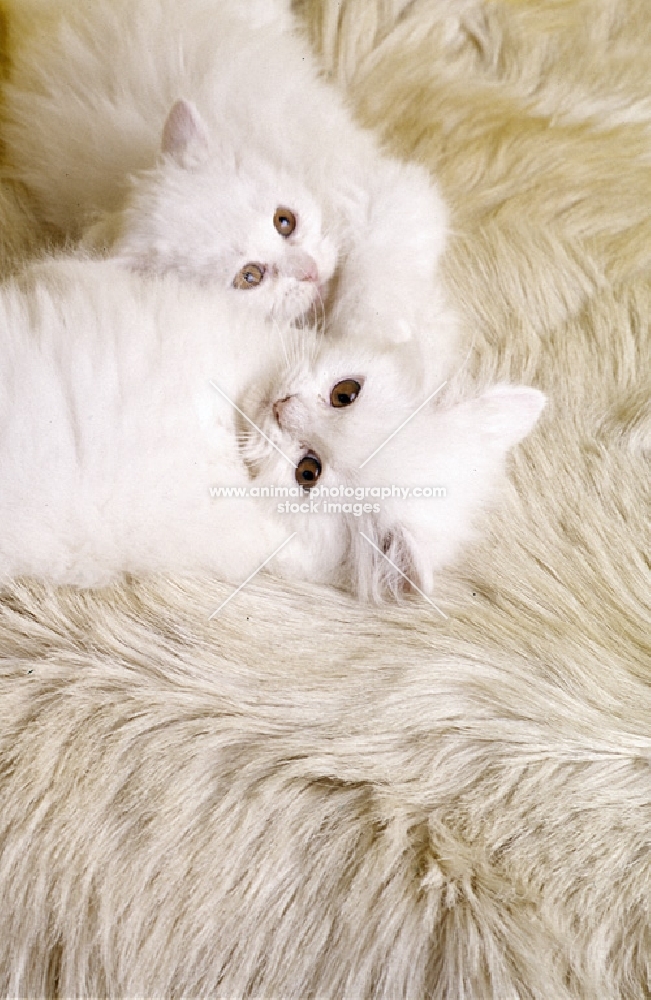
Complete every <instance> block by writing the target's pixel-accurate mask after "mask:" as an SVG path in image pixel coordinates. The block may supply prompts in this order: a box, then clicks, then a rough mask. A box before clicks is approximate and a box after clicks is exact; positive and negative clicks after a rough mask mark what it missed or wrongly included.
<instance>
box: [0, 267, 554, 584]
mask: <svg viewBox="0 0 651 1000" xmlns="http://www.w3.org/2000/svg"><path fill="white" fill-rule="evenodd" d="M0 325H1V326H2V330H3V332H2V337H1V338H0V580H6V579H9V578H11V577H13V576H17V575H32V576H37V577H41V578H44V579H46V580H49V581H51V582H54V583H58V584H61V583H64V584H66V583H67V584H76V585H81V586H99V585H103V584H105V583H108V582H109V581H110V580H112V579H114V578H115V577H117V576H118V575H119V574H120V573H122V572H125V571H130V572H133V573H146V572H150V571H157V570H163V571H170V572H174V571H199V570H206V569H208V570H211V571H213V572H214V573H216V574H218V575H219V576H220V577H222V578H224V579H227V580H229V581H233V582H240V581H242V580H244V579H245V578H246V577H247V576H248V575H249V574H251V573H252V572H254V571H255V570H256V569H257V568H258V567H259V566H260V565H261V564H262V563H263V562H265V561H266V560H267V559H268V558H269V557H270V556H271V555H272V554H273V553H274V552H275V550H276V549H277V548H278V547H279V546H280V545H282V544H283V542H285V541H286V540H287V539H289V538H290V536H291V535H292V534H294V537H293V538H292V539H291V541H290V542H289V543H288V544H287V545H286V546H285V547H284V548H283V550H282V552H280V553H279V554H278V556H277V557H276V558H275V559H274V560H273V564H272V568H273V569H274V570H275V571H278V572H280V573H281V574H283V575H285V576H289V577H293V578H302V579H308V580H312V581H315V582H321V583H331V584H336V585H339V586H342V587H347V588H352V589H354V590H356V591H357V592H358V593H359V594H360V595H362V596H373V597H380V596H382V595H383V594H385V593H386V592H387V591H394V592H395V591H398V590H401V589H404V587H405V585H406V583H405V579H404V577H402V576H401V575H400V571H402V572H404V573H406V575H407V576H408V577H409V580H410V581H412V582H413V583H415V584H416V585H417V586H419V587H420V588H421V589H425V590H431V589H432V586H433V583H434V573H435V571H436V570H437V569H438V568H439V567H440V566H442V565H444V564H446V563H448V562H450V561H451V560H452V559H453V558H454V557H455V556H456V554H457V551H458V549H459V547H460V546H461V545H462V544H463V543H464V542H465V541H466V540H467V539H468V537H469V534H470V528H471V524H472V521H473V517H474V515H475V513H476V512H477V511H478V510H480V509H481V508H482V507H484V506H485V503H486V501H487V500H488V499H489V498H490V496H491V495H492V494H494V492H495V488H496V485H497V484H498V483H499V481H500V475H501V473H502V472H503V468H504V457H505V455H506V452H507V450H508V449H509V448H510V447H511V446H512V445H513V444H514V443H516V441H518V440H520V438H521V437H523V436H524V435H525V434H526V433H527V432H528V430H529V429H530V428H531V427H532V426H533V424H534V423H535V421H536V419H537V416H538V414H539V412H540V409H541V406H542V397H541V394H540V393H537V392H536V391H535V390H526V389H511V388H508V387H502V388H499V387H498V388H497V389H494V390H492V391H489V392H488V393H484V394H483V395H481V396H479V397H478V398H477V399H470V400H466V401H465V402H462V403H459V404H456V405H454V406H451V407H434V406H427V407H424V408H423V409H422V410H421V411H420V412H419V414H418V416H417V417H416V418H414V419H413V420H409V421H408V422H407V423H406V425H405V426H404V427H403V428H402V429H401V430H400V431H399V432H398V434H396V435H395V436H394V437H392V438H391V440H390V441H388V443H387V444H385V441H387V439H389V438H390V436H391V435H392V433H393V431H395V430H396V429H397V427H398V426H399V425H400V424H402V423H403V422H405V421H406V420H407V418H408V417H410V416H411V415H412V414H413V413H414V411H415V410H416V409H417V407H418V406H419V404H420V402H421V401H422V399H423V398H424V397H423V395H422V393H423V391H424V386H423V385H422V384H421V382H422V380H421V379H419V378H418V376H417V375H416V373H415V371H414V367H413V366H414V358H413V356H412V353H411V350H410V349H409V350H408V349H407V348H393V349H391V350H390V351H387V352H384V353H382V354H380V355H378V352H377V347H376V345H371V346H368V345H367V346H366V347H364V346H362V345H360V344H357V345H355V346H354V348H353V347H351V345H347V344H345V343H339V342H336V341H335V342H329V341H328V340H327V339H326V340H321V341H319V340H318V339H317V338H315V337H314V335H313V333H311V332H310V331H298V330H294V329H292V328H291V327H290V326H287V327H286V328H284V329H283V328H281V327H280V326H279V325H278V324H273V323H270V322H265V321H263V320H261V319H260V318H259V317H257V316H248V317H247V316H246V313H245V311H244V310H243V309H242V308H241V307H239V306H238V307H234V306H233V303H232V300H231V299H229V298H228V297H226V296H225V295H224V293H223V292H220V291H219V290H215V289H211V290H208V289H198V288H196V287H193V286H189V285H188V284H187V283H185V282H182V281H179V280H178V279H177V278H176V277H175V276H173V275H168V276H166V277H162V278H158V279H156V280H153V281H152V280H151V279H144V278H142V277H140V276H138V275H133V274H130V273H129V272H128V271H125V270H124V269H122V268H120V267H118V266H117V265H116V264H114V263H113V262H105V261H104V262H103V261H52V262H49V263H46V264H40V265H34V266H33V267H31V268H30V269H28V270H27V271H26V272H25V273H24V274H23V275H21V276H20V277H19V278H18V279H16V280H13V281H12V282H9V283H7V284H6V285H5V286H2V288H1V289H0ZM285 356H287V359H288V360H289V362H290V364H289V367H287V364H286V362H285V361H284V358H285ZM348 377H354V378H359V379H360V385H361V391H360V393H359V398H358V399H356V401H355V402H353V403H351V405H348V406H346V407H343V408H336V409H335V408H334V407H333V406H332V405H331V404H330V403H329V396H330V393H331V388H332V386H333V384H336V383H338V382H339V380H340V379H346V378H348ZM211 381H212V382H214V385H211V384H210V383H211ZM288 399H291V404H290V405H289V410H291V411H292V413H291V415H290V416H288V413H289V410H288ZM229 400H230V401H232V403H231V402H229ZM232 404H235V406H233V405H232ZM236 407H239V409H236ZM279 407H280V409H279ZM283 407H284V410H283V415H282V419H280V417H278V414H279V413H280V412H281V409H282V408H283ZM242 413H245V414H248V415H250V416H251V417H252V418H253V420H254V421H255V423H256V424H257V426H258V427H259V428H260V429H261V430H262V432H263V434H264V436H263V435H261V434H260V433H259V431H258V430H254V429H252V428H251V425H250V424H248V423H247V422H246V421H245V420H244V417H243V416H242ZM247 428H248V431H249V433H248V435H247V437H246V438H244V439H243V438H242V435H241V432H242V430H245V429H247ZM272 443H273V444H272ZM274 444H275V445H276V446H277V447H278V448H279V449H280V451H277V450H275V449H274V447H273V445H274ZM378 447H380V451H379V452H378V455H377V456H376V457H375V458H373V459H372V460H371V461H369V462H366V459H367V458H368V457H369V456H370V455H371V452H372V451H373V450H374V449H376V448H378ZM317 450H318V454H319V459H320V461H321V464H322V469H321V470H320V475H321V480H320V483H321V485H325V484H327V485H330V486H332V485H337V486H339V485H340V484H342V485H344V486H345V488H346V489H348V490H350V489H354V488H359V487H364V488H366V487H369V488H375V487H382V486H386V485H393V484H395V485H397V486H403V487H404V486H414V485H416V486H426V487H429V486H432V485H437V486H438V485H441V486H443V487H445V489H446V492H447V495H446V497H445V498H441V499H435V500H433V499H425V500H420V501H415V500H410V501H405V502H402V501H401V500H400V499H396V498H390V499H389V498H387V499H386V501H385V500H384V498H383V499H382V502H381V503H379V504H378V506H377V509H368V508H367V509H366V510H363V509H362V507H361V504H360V505H359V510H357V509H353V508H352V503H353V500H358V497H357V496H354V497H353V498H352V499H351V498H350V496H349V497H348V498H346V499H347V500H348V502H349V503H351V507H350V508H348V509H346V508H345V507H344V508H343V510H342V511H341V512H338V513H335V512H332V511H329V512H326V511H325V510H324V507H323V506H322V505H321V506H319V507H317V508H316V509H315V510H313V511H310V496H309V495H308V494H306V493H300V494H299V495H298V496H297V495H296V494H297V491H298V486H297V480H296V475H297V470H296V468H295V466H296V465H298V464H299V462H300V460H301V457H302V456H304V455H305V454H306V453H307V452H310V453H312V452H313V451H317ZM281 452H282V454H281ZM441 479H442V480H443V481H442V482H441ZM253 486H257V487H259V486H269V487H280V488H281V489H283V490H293V492H294V496H292V495H291V494H287V493H286V494H285V496H288V495H289V500H290V504H291V503H295V504H300V503H306V504H307V509H303V510H302V511H299V510H294V511H292V510H289V511H288V510H281V509H280V508H281V506H282V505H283V501H282V500H279V499H278V498H277V497H275V496H273V494H272V496H271V497H269V498H264V499H254V498H252V497H251V496H246V497H244V496H239V497H232V496H231V497H230V498H227V497H224V496H221V497H219V498H217V497H215V496H211V488H213V487H217V488H219V487H253ZM343 499H344V498H343V497H340V500H343ZM365 502H367V503H368V504H369V506H370V507H371V508H373V505H374V504H375V503H376V498H375V497H374V496H373V495H368V496H366V497H365ZM362 531H363V532H364V534H365V535H366V536H367V538H366V539H364V538H363V536H362V534H361V532H362ZM369 539H370V541H368V540H369ZM371 542H373V545H372V544H371ZM374 545H375V546H377V547H378V548H379V549H380V550H382V551H384V552H385V553H386V554H387V555H388V556H389V558H390V559H391V562H390V563H389V562H387V561H386V559H384V557H383V556H381V555H380V554H379V552H378V550H377V549H376V548H374Z"/></svg>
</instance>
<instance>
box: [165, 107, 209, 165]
mask: <svg viewBox="0 0 651 1000" xmlns="http://www.w3.org/2000/svg"><path fill="white" fill-rule="evenodd" d="M207 144H208V139H207V136H206V131H205V127H204V124H203V122H202V121H201V118H200V116H199V112H198V111H197V109H196V108H195V107H194V105H193V104H190V102H189V101H183V100H180V101H175V103H174V104H173V105H172V108H171V110H170V113H169V114H168V116H167V119H166V121H165V125H164V126H163V136H162V140H161V150H162V151H163V153H166V154H169V155H170V156H173V157H174V158H175V159H177V160H181V159H182V158H183V156H184V154H185V153H186V152H187V151H188V150H189V149H190V147H191V146H199V147H201V146H203V147H205V146H207Z"/></svg>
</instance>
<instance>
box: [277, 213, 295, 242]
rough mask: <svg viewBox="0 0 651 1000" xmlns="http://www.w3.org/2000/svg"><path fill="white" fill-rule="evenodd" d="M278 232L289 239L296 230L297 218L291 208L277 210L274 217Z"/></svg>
mask: <svg viewBox="0 0 651 1000" xmlns="http://www.w3.org/2000/svg"><path fill="white" fill-rule="evenodd" d="M274 226H275V227H276V232H278V233H280V235H281V236H284V237H285V239H287V237H288V236H291V235H292V233H293V232H294V230H295V229H296V216H295V215H294V213H293V212H292V210H291V209H289V208H277V209H276V214H275V215H274Z"/></svg>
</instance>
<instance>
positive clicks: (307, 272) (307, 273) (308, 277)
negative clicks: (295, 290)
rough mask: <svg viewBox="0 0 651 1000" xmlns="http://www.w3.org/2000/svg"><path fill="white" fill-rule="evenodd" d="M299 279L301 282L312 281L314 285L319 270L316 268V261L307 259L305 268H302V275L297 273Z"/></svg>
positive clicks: (317, 278)
mask: <svg viewBox="0 0 651 1000" xmlns="http://www.w3.org/2000/svg"><path fill="white" fill-rule="evenodd" d="M308 261H309V263H308ZM299 278H300V280H301V281H312V282H314V284H316V283H317V281H318V280H319V269H318V267H317V266H316V261H315V260H313V259H312V258H311V257H308V260H307V261H306V263H305V267H304V268H303V273H302V274H301V273H299Z"/></svg>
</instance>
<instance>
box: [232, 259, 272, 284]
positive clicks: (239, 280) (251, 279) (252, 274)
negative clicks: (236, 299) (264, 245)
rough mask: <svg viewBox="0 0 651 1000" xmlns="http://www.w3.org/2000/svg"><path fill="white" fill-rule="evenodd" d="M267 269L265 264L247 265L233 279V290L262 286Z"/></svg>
mask: <svg viewBox="0 0 651 1000" xmlns="http://www.w3.org/2000/svg"><path fill="white" fill-rule="evenodd" d="M264 272H265V267H264V265H263V264H245V265H244V267H243V268H242V270H241V271H238V272H237V274H236V275H235V277H234V278H233V288H239V289H246V288H256V287H257V286H258V285H261V284H262V279H263V278H264Z"/></svg>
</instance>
